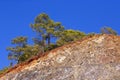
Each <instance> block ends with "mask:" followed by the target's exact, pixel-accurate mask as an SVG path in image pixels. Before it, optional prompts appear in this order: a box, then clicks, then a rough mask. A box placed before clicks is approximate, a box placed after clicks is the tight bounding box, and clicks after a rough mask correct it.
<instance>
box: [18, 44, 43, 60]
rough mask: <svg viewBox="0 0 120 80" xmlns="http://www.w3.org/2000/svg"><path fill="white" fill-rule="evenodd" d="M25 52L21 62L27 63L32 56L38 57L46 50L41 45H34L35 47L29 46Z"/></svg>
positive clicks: (20, 57) (20, 58)
mask: <svg viewBox="0 0 120 80" xmlns="http://www.w3.org/2000/svg"><path fill="white" fill-rule="evenodd" d="M23 52H24V53H23V54H22V55H21V56H19V62H23V61H26V60H28V59H29V58H31V57H32V56H35V55H38V54H39V53H41V54H42V53H43V52H44V50H43V49H42V48H41V47H40V46H39V45H34V46H30V45H27V46H26V47H25V48H24V49H23Z"/></svg>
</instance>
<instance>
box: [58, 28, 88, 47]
mask: <svg viewBox="0 0 120 80" xmlns="http://www.w3.org/2000/svg"><path fill="white" fill-rule="evenodd" d="M84 36H86V34H85V33H83V32H79V31H74V30H65V31H63V32H62V33H61V36H60V37H59V39H58V40H57V45H58V46H61V45H64V44H66V43H68V42H71V41H76V40H79V39H81V38H83V37H84Z"/></svg>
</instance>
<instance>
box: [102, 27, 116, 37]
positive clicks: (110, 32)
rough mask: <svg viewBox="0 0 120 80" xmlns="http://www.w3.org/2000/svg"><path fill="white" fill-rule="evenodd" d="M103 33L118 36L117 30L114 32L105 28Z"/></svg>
mask: <svg viewBox="0 0 120 80" xmlns="http://www.w3.org/2000/svg"><path fill="white" fill-rule="evenodd" d="M101 33H102V34H113V35H117V32H116V31H115V30H113V29H112V28H110V27H103V28H101Z"/></svg>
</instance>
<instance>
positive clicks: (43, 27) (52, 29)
mask: <svg viewBox="0 0 120 80" xmlns="http://www.w3.org/2000/svg"><path fill="white" fill-rule="evenodd" d="M31 28H32V29H33V30H34V31H36V32H37V33H38V34H39V37H40V38H34V41H35V43H40V44H41V43H42V45H43V46H44V45H46V44H47V45H48V47H49V46H50V44H51V38H52V37H57V36H59V34H60V33H61V32H62V31H63V30H64V27H63V26H62V25H61V23H60V22H54V21H53V20H51V19H50V17H49V16H48V15H47V14H45V13H42V14H40V15H38V16H37V17H36V18H35V22H34V24H31ZM46 41H47V43H46Z"/></svg>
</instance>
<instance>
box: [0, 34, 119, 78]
mask: <svg viewBox="0 0 120 80" xmlns="http://www.w3.org/2000/svg"><path fill="white" fill-rule="evenodd" d="M0 80H120V37H119V36H113V35H96V36H93V37H91V38H87V39H84V40H82V41H76V42H74V43H71V44H68V45H65V46H63V47H60V48H57V49H55V50H52V51H50V52H49V53H48V54H47V55H45V56H43V57H40V58H36V59H35V60H33V61H31V62H29V63H27V64H21V65H19V66H17V67H14V69H11V70H10V71H8V72H7V73H6V74H4V75H2V76H1V78H0Z"/></svg>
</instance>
